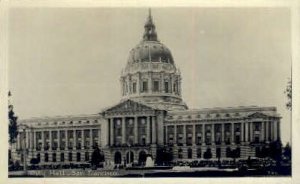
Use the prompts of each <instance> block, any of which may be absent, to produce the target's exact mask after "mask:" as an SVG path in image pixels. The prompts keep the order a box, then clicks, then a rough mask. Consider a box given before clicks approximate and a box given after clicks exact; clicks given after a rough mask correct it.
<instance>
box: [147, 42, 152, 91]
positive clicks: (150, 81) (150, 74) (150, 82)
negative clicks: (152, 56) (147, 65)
mask: <svg viewBox="0 0 300 184" xmlns="http://www.w3.org/2000/svg"><path fill="white" fill-rule="evenodd" d="M149 48H150V47H149ZM148 87H149V90H148V91H149V93H152V73H151V72H150V73H149V84H148Z"/></svg>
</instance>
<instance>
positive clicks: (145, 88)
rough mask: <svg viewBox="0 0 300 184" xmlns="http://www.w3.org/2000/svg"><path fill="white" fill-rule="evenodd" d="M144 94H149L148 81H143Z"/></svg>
mask: <svg viewBox="0 0 300 184" xmlns="http://www.w3.org/2000/svg"><path fill="white" fill-rule="evenodd" d="M142 84H143V85H142V92H148V82H147V81H143V83H142Z"/></svg>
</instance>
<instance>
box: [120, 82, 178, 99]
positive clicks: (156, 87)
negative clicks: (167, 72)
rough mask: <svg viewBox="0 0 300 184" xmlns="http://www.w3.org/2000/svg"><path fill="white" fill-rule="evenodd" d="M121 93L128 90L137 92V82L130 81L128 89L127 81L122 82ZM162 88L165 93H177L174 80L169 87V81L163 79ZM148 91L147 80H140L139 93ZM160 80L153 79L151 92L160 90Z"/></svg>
mask: <svg viewBox="0 0 300 184" xmlns="http://www.w3.org/2000/svg"><path fill="white" fill-rule="evenodd" d="M123 85H124V86H123V89H124V91H123V95H125V94H127V93H128V92H130V93H133V94H135V93H137V83H136V82H132V85H131V86H130V87H129V88H130V89H128V86H127V83H123ZM163 85H164V86H163V88H162V90H163V91H164V92H165V93H171V92H172V91H173V92H174V93H175V94H179V89H178V83H177V82H175V83H174V84H173V86H172V87H171V86H170V83H169V81H164V84H163ZM148 91H149V86H148V81H147V80H144V81H142V83H141V89H140V92H141V93H147V92H148ZM160 91H161V90H160V81H156V80H155V81H153V83H152V92H160Z"/></svg>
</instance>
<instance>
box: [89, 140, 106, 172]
mask: <svg viewBox="0 0 300 184" xmlns="http://www.w3.org/2000/svg"><path fill="white" fill-rule="evenodd" d="M103 161H104V154H103V152H102V151H101V150H100V149H99V147H98V146H97V145H96V146H95V147H94V151H93V153H92V158H91V165H92V166H93V167H97V166H99V164H100V162H103Z"/></svg>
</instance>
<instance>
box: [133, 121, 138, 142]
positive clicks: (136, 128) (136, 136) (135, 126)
mask: <svg viewBox="0 0 300 184" xmlns="http://www.w3.org/2000/svg"><path fill="white" fill-rule="evenodd" d="M134 143H135V144H137V143H138V117H137V116H135V117H134Z"/></svg>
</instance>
